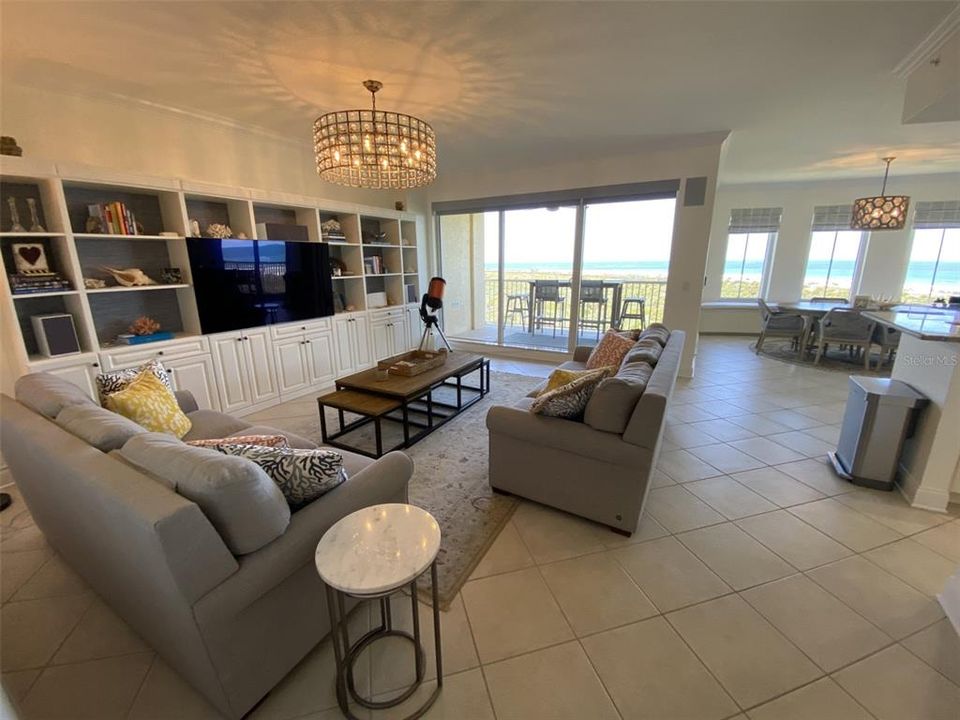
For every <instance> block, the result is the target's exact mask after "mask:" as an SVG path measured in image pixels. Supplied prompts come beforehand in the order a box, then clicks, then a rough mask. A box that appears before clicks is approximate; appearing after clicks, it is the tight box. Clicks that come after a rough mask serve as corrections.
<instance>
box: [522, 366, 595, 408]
mask: <svg viewBox="0 0 960 720" xmlns="http://www.w3.org/2000/svg"><path fill="white" fill-rule="evenodd" d="M612 370H613V368H611V367H603V368H600V369H599V370H592V371H590V372H587V373H584V374H583V375H581V376H580V377H578V378H577V379H576V380H574V381H573V382H571V383H567V384H566V385H561V386H560V387H558V388H557V389H556V390H551V391H550V392H548V393H543V394H542V395H540V396H539V397H538V398H537V399H536V400H534V401H533V403H532V404H531V405H530V412H532V413H533V414H535V415H547V416H549V417H560V418H569V419H578V418H580V417H582V416H583V411H584V410H585V409H586V407H587V403H588V402H590V396H591V395H593V391H594V390H596V388H597V385H599V384H600V383H601V382H602V381H603V380H604V379H605V378H607V377H609V375H610V374H611V371H612Z"/></svg>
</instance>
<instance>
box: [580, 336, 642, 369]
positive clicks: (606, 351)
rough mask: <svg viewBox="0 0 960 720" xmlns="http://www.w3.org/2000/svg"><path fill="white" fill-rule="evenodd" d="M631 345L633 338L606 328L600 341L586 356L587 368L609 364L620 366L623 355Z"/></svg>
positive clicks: (596, 367) (628, 350)
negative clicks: (588, 355)
mask: <svg viewBox="0 0 960 720" xmlns="http://www.w3.org/2000/svg"><path fill="white" fill-rule="evenodd" d="M632 347H633V340H632V339H631V338H627V337H623V335H621V334H620V333H618V332H617V331H616V330H607V332H606V333H604V335H603V338H602V339H601V340H600V343H599V344H598V345H597V346H596V347H595V348H594V349H593V352H592V353H590V357H588V358H587V370H596V369H598V368H602V367H607V366H611V365H612V366H613V367H620V363H621V362H623V358H624V356H626V354H627V353H628V352H630V348H632Z"/></svg>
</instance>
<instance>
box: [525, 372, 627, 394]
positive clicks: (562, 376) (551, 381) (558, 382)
mask: <svg viewBox="0 0 960 720" xmlns="http://www.w3.org/2000/svg"><path fill="white" fill-rule="evenodd" d="M593 372H596V370H564V369H563V368H557V369H556V370H554V371H553V372H552V373H550V377H548V378H547V384H546V385H544V386H543V389H542V390H541V391H540V392H538V393H537V396H538V397H539V396H540V395H544V394H546V393H548V392H550V391H551V390H556V389H557V388H559V387H563V386H564V385H569V384H570V383H572V382H573V381H574V380H576V379H577V378H581V377H583V376H584V375H587V374H588V373H593ZM610 374H611V375H612V374H613V373H612V372H611V373H610Z"/></svg>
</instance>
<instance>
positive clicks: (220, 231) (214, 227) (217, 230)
mask: <svg viewBox="0 0 960 720" xmlns="http://www.w3.org/2000/svg"><path fill="white" fill-rule="evenodd" d="M204 234H205V235H206V236H207V237H209V238H219V239H221V240H222V239H223V238H228V237H233V230H231V229H230V226H229V225H224V224H223V223H210V224H209V225H207V230H206V232H205V233H204Z"/></svg>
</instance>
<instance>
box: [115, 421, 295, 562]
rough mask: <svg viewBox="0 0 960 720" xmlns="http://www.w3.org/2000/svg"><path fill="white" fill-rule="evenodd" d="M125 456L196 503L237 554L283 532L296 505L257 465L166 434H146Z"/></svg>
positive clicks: (126, 448)
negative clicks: (291, 502)
mask: <svg viewBox="0 0 960 720" xmlns="http://www.w3.org/2000/svg"><path fill="white" fill-rule="evenodd" d="M121 452H122V454H123V457H124V458H125V459H126V460H127V461H129V462H131V463H133V464H134V465H136V466H137V467H140V468H142V469H143V470H145V471H146V472H148V473H149V474H151V475H153V476H154V477H155V478H157V479H158V480H159V481H160V482H163V483H164V484H166V485H167V486H168V487H170V488H172V489H174V490H176V491H177V492H178V493H179V494H180V495H182V496H183V497H185V498H187V499H188V500H191V501H193V502H195V503H196V504H197V505H198V506H199V507H200V509H201V510H202V511H203V513H204V515H206V516H207V518H208V519H209V520H210V522H211V524H212V525H213V526H214V527H215V528H216V529H217V531H218V532H219V533H220V535H221V537H222V538H223V541H224V542H225V543H226V545H227V547H228V548H230V551H231V552H233V553H234V554H235V555H245V554H246V553H251V552H254V551H255V550H259V549H260V548H261V547H263V546H264V545H266V544H267V543H269V542H270V541H271V540H275V539H276V538H278V537H279V536H280V535H282V534H283V532H284V530H286V529H287V525H288V524H289V522H290V506H289V505H287V501H286V500H284V498H283V493H281V492H280V488H278V487H277V485H276V483H274V482H273V480H271V479H270V477H269V476H268V475H267V474H266V473H265V472H264V471H263V469H262V468H260V467H259V466H258V465H257V464H256V463H254V462H251V461H250V460H247V459H246V458H241V457H231V456H229V455H223V454H222V453H219V452H217V451H216V450H210V449H208V448H198V447H192V446H190V445H187V444H186V443H183V442H181V441H179V440H177V439H176V438H175V437H173V436H172V435H167V434H164V433H144V434H143V435H137V436H136V437H133V438H131V439H130V440H128V441H127V443H126V444H125V445H124V446H123V449H122V451H121Z"/></svg>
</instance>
